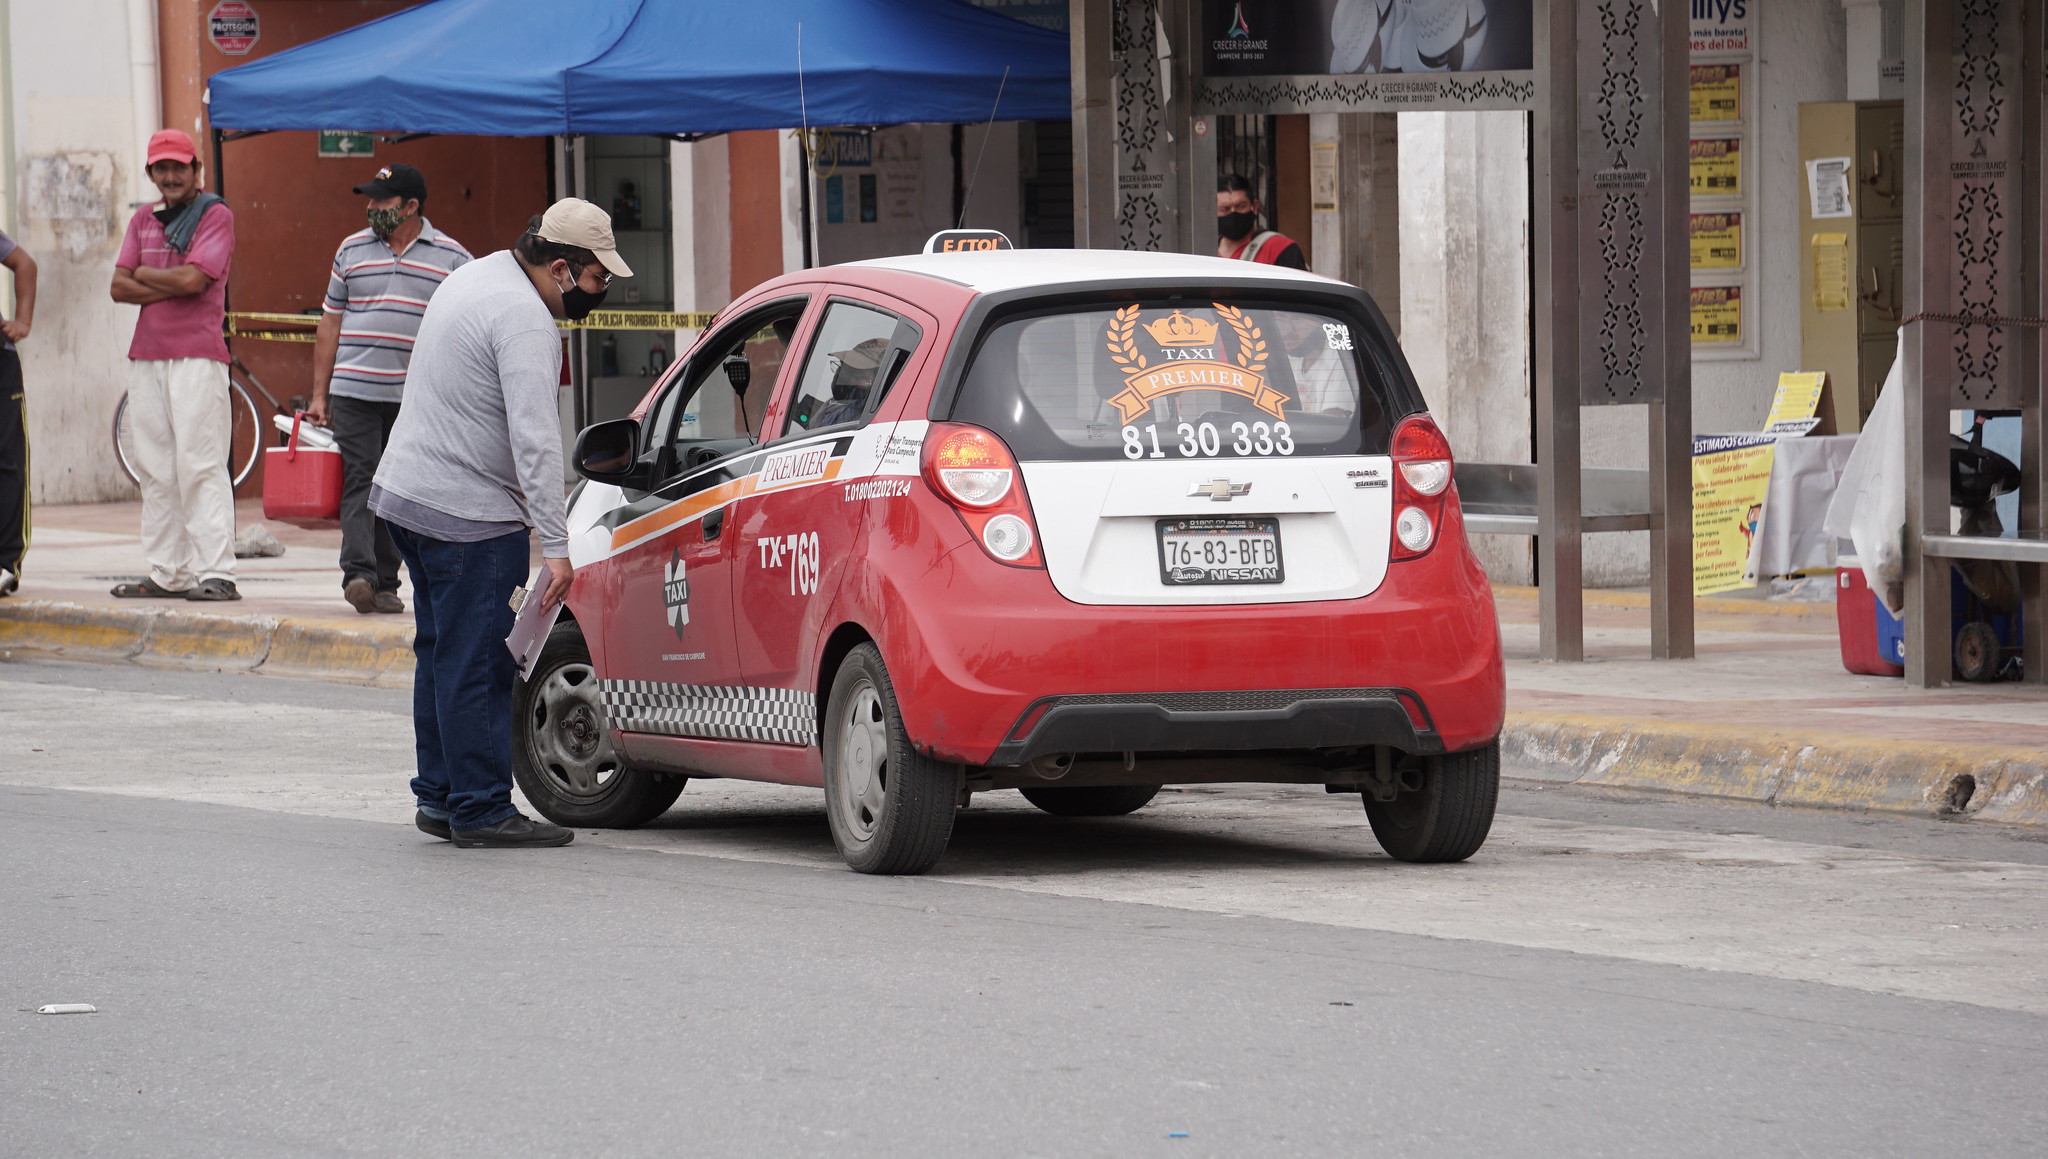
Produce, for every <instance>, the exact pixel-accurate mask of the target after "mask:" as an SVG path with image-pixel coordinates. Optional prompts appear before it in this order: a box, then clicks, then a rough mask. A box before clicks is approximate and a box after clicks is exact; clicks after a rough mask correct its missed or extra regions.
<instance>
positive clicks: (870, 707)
mask: <svg viewBox="0 0 2048 1159" xmlns="http://www.w3.org/2000/svg"><path fill="white" fill-rule="evenodd" d="M846 699H847V703H846V708H845V710H844V714H843V716H842V717H841V719H840V721H839V792H838V797H839V814H840V817H841V818H842V819H843V820H844V821H845V822H846V824H847V826H848V828H850V829H852V830H853V833H854V835H855V836H856V837H858V838H860V839H861V840H863V841H865V840H867V839H868V838H870V837H873V836H874V833H875V828H876V826H878V825H880V824H881V821H882V810H883V809H884V808H885V807H887V805H888V802H889V730H888V724H887V722H886V721H885V720H884V719H883V716H882V697H881V695H880V694H879V693H877V692H876V691H875V686H874V685H873V684H871V683H869V682H867V681H865V680H863V681H862V682H861V683H860V684H858V685H857V686H855V688H854V690H853V693H852V695H850V696H848V697H847V698H846Z"/></svg>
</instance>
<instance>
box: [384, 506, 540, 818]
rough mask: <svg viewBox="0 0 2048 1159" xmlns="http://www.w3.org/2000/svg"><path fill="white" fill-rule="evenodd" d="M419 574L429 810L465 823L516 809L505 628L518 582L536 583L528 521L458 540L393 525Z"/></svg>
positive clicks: (418, 741) (417, 673)
mask: <svg viewBox="0 0 2048 1159" xmlns="http://www.w3.org/2000/svg"><path fill="white" fill-rule="evenodd" d="M391 539H392V541H393V542H395V543H396V544H397V545H398V550H399V553H400V554H401V555H403V556H404V557H405V566H406V570H407V571H408V572H410V573H411V575H412V615H413V624H414V626H415V633H414V636H413V644H412V650H413V655H414V656H415V657H417V658H418V663H417V665H416V666H415V667H414V670H413V677H412V732H413V744H414V747H415V749H416V751H417V753H418V764H419V775H418V776H416V777H414V778H413V779H412V792H413V797H414V798H415V799H416V800H417V801H418V802H419V808H420V811H421V812H422V813H425V814H427V815H428V816H430V817H445V818H447V820H448V824H449V825H450V827H452V828H456V829H481V828H484V827H485V826H488V825H496V824H497V823H498V822H500V821H503V820H505V819H506V818H508V817H511V816H513V815H514V814H516V813H517V812H518V810H517V809H515V808H514V807H513V805H512V680H513V678H514V676H516V675H517V672H518V669H517V667H516V666H515V665H514V664H513V661H512V652H511V650H510V649H508V648H506V647H505V637H506V636H507V635H509V634H511V631H512V619H513V615H512V607H511V605H510V603H509V602H508V601H509V600H510V599H511V598H512V589H514V588H516V587H518V586H520V585H521V584H523V583H525V582H526V577H527V574H528V573H527V564H526V561H527V535H526V532H525V530H524V529H522V530H519V531H516V532H513V533H512V534H510V535H501V536H498V537H497V538H496V539H485V540H480V541H478V542H475V543H449V542H447V541H446V540H440V539H435V538H433V537H431V536H426V535H421V534H420V533H418V532H416V531H410V530H407V529H406V528H403V527H399V526H398V525H396V524H392V525H391Z"/></svg>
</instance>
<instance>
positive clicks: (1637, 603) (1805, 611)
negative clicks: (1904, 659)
mask: <svg viewBox="0 0 2048 1159" xmlns="http://www.w3.org/2000/svg"><path fill="white" fill-rule="evenodd" d="M1493 594H1494V597H1495V598H1496V599H1506V600H1532V601H1533V600H1534V599H1535V598H1536V595H1537V589H1535V588H1529V587H1517V586H1514V585H1511V584H1495V585H1493ZM1585 603H1586V606H1587V607H1589V608H1647V607H1649V606H1650V594H1649V593H1648V592H1628V591H1615V590H1611V589H1601V588H1589V589H1587V591H1586V593H1585ZM1692 606H1693V608H1694V610H1696V611H1701V612H1725V613H1730V614H1734V615H1745V614H1747V615H1759V616H1811V617H1817V618H1824V619H1829V620H1832V619H1834V618H1835V605H1833V604H1832V603H1814V602H1804V601H1802V602H1791V601H1786V602H1780V603H1775V604H1774V603H1771V602H1769V601H1767V600H1734V599H1727V598H1716V597H1714V596H1695V597H1693V601H1692Z"/></svg>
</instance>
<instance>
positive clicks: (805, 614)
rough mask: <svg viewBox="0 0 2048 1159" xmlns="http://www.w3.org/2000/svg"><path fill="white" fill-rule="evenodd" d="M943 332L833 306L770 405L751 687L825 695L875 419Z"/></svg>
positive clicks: (921, 321) (755, 556) (756, 555)
mask: <svg viewBox="0 0 2048 1159" xmlns="http://www.w3.org/2000/svg"><path fill="white" fill-rule="evenodd" d="M936 333H938V323H937V320H936V319H934V318H933V317H932V316H931V315H930V314H927V313H925V312H924V311H921V310H918V309H917V308H916V307H913V306H911V305H909V304H907V303H904V302H900V301H897V300H894V299H891V298H887V297H885V296H882V295H877V294H874V293H872V292H871V291H866V290H863V291H861V292H860V297H859V298H855V297H852V296H850V295H849V294H847V293H845V292H841V293H838V294H835V295H834V296H833V297H831V298H829V299H827V301H826V303H825V308H824V312H823V314H821V315H820V316H819V319H818V322H817V324H816V325H815V326H813V327H812V328H811V330H810V335H809V339H808V341H807V342H806V343H805V344H804V351H803V356H802V359H801V361H800V363H799V364H798V367H797V370H796V373H795V375H794V376H793V377H792V378H791V380H790V381H788V382H785V383H784V384H783V386H782V387H781V390H780V392H779V393H778V394H777V396H776V401H775V403H774V404H773V406H772V408H771V412H770V416H769V421H770V422H771V423H773V424H777V432H778V434H777V437H776V438H775V439H774V441H773V442H771V443H769V444H768V445H767V446H765V447H764V448H763V450H764V452H765V453H764V455H763V456H762V459H761V465H760V469H759V473H758V475H757V477H756V482H755V485H754V488H753V492H752V494H751V495H749V496H748V497H747V498H746V499H744V500H742V501H741V503H740V504H739V511H738V518H739V543H738V544H737V547H736V550H737V551H738V552H739V558H738V560H737V562H736V566H735V568H734V571H733V577H734V580H735V583H736V584H737V585H738V586H737V587H736V589H735V591H734V593H733V601H734V604H735V605H736V606H737V608H738V610H739V617H738V620H737V623H736V625H735V626H736V628H737V630H738V633H739V651H740V658H741V660H740V662H741V665H742V669H743V671H744V673H745V677H746V681H747V683H748V684H750V685H755V686H757V687H768V688H791V689H799V690H802V691H804V692H807V693H808V692H814V691H815V689H816V674H815V673H813V672H811V671H810V670H809V665H810V664H811V663H812V661H811V657H812V656H813V655H814V654H815V652H816V649H817V647H818V644H819V638H820V635H821V633H823V632H825V631H829V630H830V629H831V628H832V627H833V625H831V624H826V623H824V622H823V621H824V619H825V617H826V615H827V614H828V613H829V612H830V610H831V609H832V607H833V604H834V596H835V594H836V593H837V592H838V590H839V586H840V583H841V581H842V577H843V576H844V575H845V574H846V572H847V570H848V568H847V565H848V557H849V555H850V553H851V552H853V551H854V550H855V549H856V545H857V544H859V543H860V542H861V540H860V529H861V523H862V521H863V520H864V519H865V517H866V513H867V509H868V507H869V506H870V505H871V504H870V503H869V502H868V501H867V499H868V492H867V491H864V490H862V489H860V488H859V487H858V486H857V485H850V484H849V482H848V480H849V479H851V478H854V477H856V476H858V477H865V476H867V475H869V474H870V473H871V472H872V470H873V467H874V463H875V462H876V461H878V458H879V456H880V454H881V451H882V447H881V442H882V441H883V440H880V439H879V437H878V433H877V432H876V431H875V430H872V429H869V423H870V422H871V421H872V420H873V418H874V416H875V413H876V411H877V409H878V408H881V407H883V406H884V405H885V404H886V403H887V402H888V401H890V400H891V399H892V398H893V394H892V392H893V391H895V390H899V389H908V384H909V383H910V382H911V381H912V380H913V379H914V377H915V373H916V371H917V369H918V365H919V363H920V362H921V361H922V360H923V359H924V357H925V356H926V353H927V352H926V350H925V349H924V346H925V345H926V343H927V340H928V338H927V336H929V335H932V334H936Z"/></svg>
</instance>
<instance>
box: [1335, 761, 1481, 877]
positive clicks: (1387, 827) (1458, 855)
mask: <svg viewBox="0 0 2048 1159" xmlns="http://www.w3.org/2000/svg"><path fill="white" fill-rule="evenodd" d="M1421 782H1422V783H1421V785H1420V786H1419V787H1416V788H1412V789H1410V788H1405V787H1404V788H1403V789H1402V790H1401V791H1400V793H1399V794H1398V795H1397V796H1396V797H1395V798H1394V799H1393V800H1391V801H1377V800H1374V799H1373V795H1372V790H1371V789H1370V788H1367V789H1366V791H1365V793H1364V797H1365V818H1366V820H1368V821H1370V822H1372V835H1373V836H1374V837H1377V838H1378V839H1379V843H1380V848H1382V849H1384V850H1386V851H1387V853H1388V855H1389V856H1391V857H1393V858H1395V859H1396V860H1398V861H1415V862H1441V861H1463V860H1465V859H1466V858H1467V857H1470V856H1472V855H1473V854H1474V853H1477V852H1479V847H1480V846H1482V845H1484V844H1486V834H1487V831H1488V830H1490V829H1492V828H1493V810H1494V805H1495V803H1496V802H1497V801H1498V799H1499V797H1500V742H1499V741H1495V742H1493V743H1492V744H1489V745H1487V746H1485V747H1483V748H1476V749H1468V750H1466V751H1465V752H1462V753H1451V754H1450V755H1448V756H1442V757H1430V758H1428V759H1427V760H1425V761H1424V762H1423V769H1422V776H1421Z"/></svg>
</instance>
